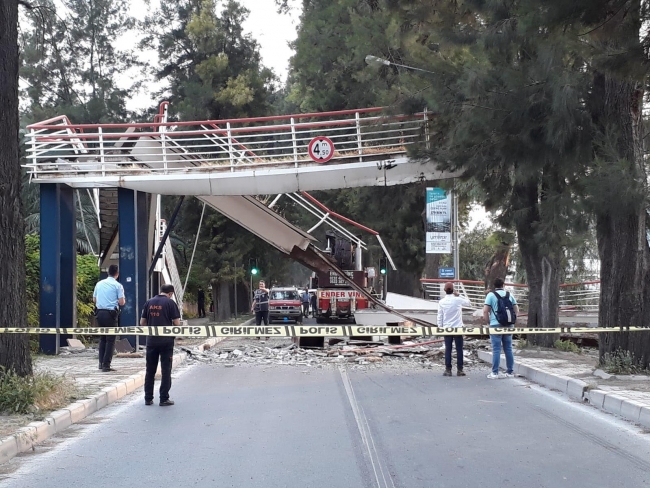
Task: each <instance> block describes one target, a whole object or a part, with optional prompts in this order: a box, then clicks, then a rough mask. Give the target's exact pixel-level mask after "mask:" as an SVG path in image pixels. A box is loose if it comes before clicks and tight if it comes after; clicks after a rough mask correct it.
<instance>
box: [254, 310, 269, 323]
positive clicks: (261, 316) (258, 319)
mask: <svg viewBox="0 0 650 488" xmlns="http://www.w3.org/2000/svg"><path fill="white" fill-rule="evenodd" d="M262 320H264V325H269V311H268V310H265V311H264V312H261V311H259V310H256V311H255V325H262Z"/></svg>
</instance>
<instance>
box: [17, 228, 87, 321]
mask: <svg viewBox="0 0 650 488" xmlns="http://www.w3.org/2000/svg"><path fill="white" fill-rule="evenodd" d="M40 256H41V255H40V236H38V235H32V234H29V235H27V236H25V265H26V277H25V278H26V285H27V290H26V291H27V293H26V295H27V325H28V326H29V327H38V326H39V325H40V324H39V319H40V317H39V310H38V301H39V296H40V294H39V287H40ZM98 280H99V266H98V265H97V257H96V256H91V255H77V322H78V324H62V326H64V327H72V326H74V327H76V326H77V325H78V326H79V327H86V326H88V325H90V317H91V315H92V310H93V291H94V289H95V284H96V283H97V281H98Z"/></svg>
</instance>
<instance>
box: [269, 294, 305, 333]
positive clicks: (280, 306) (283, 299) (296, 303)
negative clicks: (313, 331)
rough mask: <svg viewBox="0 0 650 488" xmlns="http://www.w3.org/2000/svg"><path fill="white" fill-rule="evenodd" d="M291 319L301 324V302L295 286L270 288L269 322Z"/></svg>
mask: <svg viewBox="0 0 650 488" xmlns="http://www.w3.org/2000/svg"><path fill="white" fill-rule="evenodd" d="M274 320H282V321H284V322H287V321H289V320H293V321H295V322H296V323H300V324H302V302H301V300H300V292H299V291H298V289H297V288H295V287H282V288H271V292H270V293H269V323H271V322H273V321H274Z"/></svg>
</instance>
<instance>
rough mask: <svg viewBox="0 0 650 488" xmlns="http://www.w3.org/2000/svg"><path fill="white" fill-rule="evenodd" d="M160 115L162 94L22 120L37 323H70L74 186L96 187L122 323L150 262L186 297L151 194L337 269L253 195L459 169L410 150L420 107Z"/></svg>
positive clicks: (104, 259) (421, 138)
mask: <svg viewBox="0 0 650 488" xmlns="http://www.w3.org/2000/svg"><path fill="white" fill-rule="evenodd" d="M167 114H168V104H167V103H166V102H165V103H163V104H162V105H161V107H160V112H159V114H158V115H157V116H156V117H155V119H154V121H153V122H147V123H128V124H73V123H71V121H70V120H69V119H68V118H67V117H66V116H59V117H55V118H52V119H49V120H46V121H43V122H39V123H36V124H33V125H30V126H28V128H27V130H28V132H27V134H26V150H27V153H28V159H29V163H28V164H27V165H26V167H27V170H28V172H29V177H30V181H31V182H32V183H38V184H39V185H40V194H41V283H40V285H41V286H40V289H41V303H40V324H41V326H42V327H54V328H56V327H66V326H70V325H71V324H72V325H74V323H75V309H76V305H75V303H74V301H75V293H70V292H69V291H70V290H71V289H74V287H75V283H76V281H75V246H74V242H75V239H74V227H75V226H74V220H75V217H74V212H75V210H74V209H75V207H74V191H75V190H79V189H92V190H93V191H94V194H95V195H96V196H97V207H98V211H99V214H100V221H101V223H102V243H101V247H102V254H101V258H100V259H101V263H100V264H101V267H102V268H106V267H107V266H108V265H109V264H111V263H113V262H116V263H118V264H119V267H120V277H121V282H122V284H123V285H124V289H125V294H126V305H125V307H123V310H122V314H121V317H120V325H123V326H130V325H136V324H137V322H138V310H140V308H141V307H142V305H143V304H144V302H145V301H146V300H147V298H148V296H149V295H150V291H149V288H151V289H157V284H151V283H150V280H149V276H150V274H151V271H152V270H153V269H154V268H156V267H157V269H158V270H160V271H161V276H162V277H161V279H162V280H164V281H166V282H171V283H172V284H174V285H175V289H176V290H179V293H178V294H177V295H178V296H177V299H178V300H179V301H182V289H183V287H182V286H181V281H180V278H179V276H178V273H177V272H176V271H175V265H174V263H173V253H172V252H171V249H170V247H169V241H168V240H167V239H166V233H165V232H164V230H163V227H164V224H163V223H162V222H161V219H160V206H159V203H156V202H159V199H157V198H152V196H153V195H161V194H162V195H182V196H195V197H197V198H198V199H199V200H201V201H203V202H204V203H205V204H206V205H208V206H210V207H212V208H214V209H215V210H217V211H219V212H220V213H222V214H223V215H225V216H226V217H228V218H230V219H232V220H233V221H235V222H237V223H238V224H240V225H241V226H243V227H244V228H246V229H247V230H249V231H250V232H252V233H253V234H255V235H257V236H258V237H260V238H261V239H263V240H265V241H266V242H268V243H269V244H270V245H272V246H273V247H275V248H276V249H278V250H279V251H280V252H282V253H283V254H285V255H287V256H289V257H291V258H292V259H294V260H296V261H298V262H300V263H302V264H303V265H305V266H307V267H308V268H310V269H312V270H321V271H327V270H329V269H333V268H334V269H335V266H333V265H332V263H331V262H330V261H329V260H328V258H327V255H325V254H324V253H323V252H321V251H320V250H319V249H318V248H317V246H316V240H315V239H314V238H313V237H312V236H311V235H310V234H309V233H307V232H305V231H303V230H301V229H299V228H297V227H296V226H294V225H292V224H291V223H290V222H288V221H286V220H285V219H284V218H282V217H281V216H280V215H279V214H277V213H276V212H274V211H273V210H272V209H270V208H268V207H267V206H265V205H264V204H262V203H261V202H260V201H259V200H258V199H257V198H255V196H257V195H269V194H291V193H297V192H306V191H312V190H330V189H338V188H354V187H363V186H392V185H401V184H407V183H413V182H420V181H427V180H434V179H443V178H450V177H454V176H456V175H455V174H451V173H444V172H441V171H438V170H437V168H436V164H435V163H434V162H433V161H430V160H426V161H413V160H411V159H409V157H408V153H407V152H408V150H409V148H410V147H413V146H415V145H416V144H424V145H426V144H428V138H429V133H428V122H429V120H428V116H427V113H426V112H423V113H419V114H414V115H385V114H384V113H383V110H382V109H381V108H371V109H362V110H347V111H338V112H324V113H312V114H298V115H286V116H272V117H259V118H247V119H232V120H218V121H191V122H170V121H168V116H167ZM317 137H319V138H323V137H326V138H328V140H329V141H330V143H331V144H332V146H333V149H334V151H333V153H332V154H330V156H329V158H327V159H323V160H322V161H319V159H318V158H317V157H314V154H313V151H310V150H313V147H312V146H310V144H311V143H312V141H314V139H315V138H317ZM165 250H166V252H165ZM161 255H162V257H160V256H161ZM339 271H340V270H339ZM342 274H343V273H342ZM355 286H356V285H355ZM359 291H363V292H364V293H365V290H361V289H360V290H359ZM377 305H378V306H380V307H385V305H384V304H382V303H380V302H377ZM59 340H60V339H59ZM58 345H59V342H58V340H57V339H56V337H51V336H42V338H41V347H42V349H43V351H44V352H49V353H55V352H56V350H57V349H58Z"/></svg>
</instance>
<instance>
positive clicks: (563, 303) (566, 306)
mask: <svg viewBox="0 0 650 488" xmlns="http://www.w3.org/2000/svg"><path fill="white" fill-rule="evenodd" d="M420 281H421V282H422V287H423V289H424V293H425V298H426V299H428V300H439V299H440V298H442V297H443V296H444V295H445V291H444V284H445V283H447V282H449V281H452V282H453V283H455V284H456V287H457V288H458V291H459V292H460V294H461V295H462V296H465V297H467V298H468V299H469V300H470V302H471V303H472V308H473V309H475V310H479V309H481V308H483V304H484V303H485V294H486V293H487V291H486V290H485V284H484V283H483V282H482V281H469V280H459V281H454V280H443V279H423V280H420ZM504 289H505V290H507V291H509V292H510V293H511V294H512V295H513V296H514V297H515V299H516V300H517V303H518V304H519V306H520V307H521V308H522V309H523V310H526V309H527V308H528V285H525V284H520V283H506V284H505V286H504ZM599 297H600V281H585V282H582V283H565V284H562V285H560V310H567V311H569V310H576V311H585V312H597V311H598V300H599Z"/></svg>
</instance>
